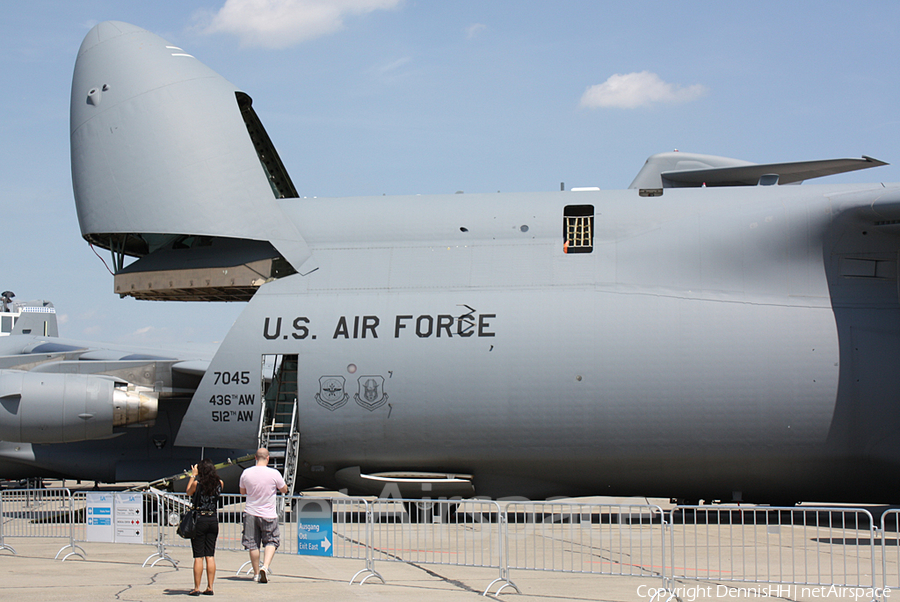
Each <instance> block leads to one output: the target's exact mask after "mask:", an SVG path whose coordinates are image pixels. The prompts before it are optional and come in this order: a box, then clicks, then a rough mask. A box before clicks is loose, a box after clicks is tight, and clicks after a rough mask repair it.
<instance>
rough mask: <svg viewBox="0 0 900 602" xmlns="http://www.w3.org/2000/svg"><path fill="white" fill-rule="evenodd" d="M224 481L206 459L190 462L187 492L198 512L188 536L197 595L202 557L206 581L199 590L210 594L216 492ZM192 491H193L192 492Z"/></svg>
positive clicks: (193, 592) (216, 533) (216, 520)
mask: <svg viewBox="0 0 900 602" xmlns="http://www.w3.org/2000/svg"><path fill="white" fill-rule="evenodd" d="M223 486H224V483H222V481H221V480H220V479H219V475H218V473H217V472H216V467H215V466H214V465H213V463H212V461H210V460H209V459H203V460H200V463H199V464H194V465H193V466H191V480H190V481H188V486H187V493H188V495H190V496H191V497H192V501H193V506H194V508H195V509H196V510H197V512H198V516H197V528H196V530H195V531H194V536H193V537H192V538H191V548H192V549H193V551H194V589H192V590H191V591H190V595H191V596H199V595H200V593H201V592H200V579H201V578H202V577H203V561H204V560H206V580H207V582H208V585H207V587H206V590H205V591H204V592H202V593H203V595H205V596H212V595H213V581H215V580H216V556H215V554H216V539H217V538H218V537H219V517H218V514H217V512H216V509H217V507H218V503H219V495H221V493H222V487H223ZM195 493H196V495H195Z"/></svg>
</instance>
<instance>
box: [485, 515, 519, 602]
mask: <svg viewBox="0 0 900 602" xmlns="http://www.w3.org/2000/svg"><path fill="white" fill-rule="evenodd" d="M494 503H495V504H497V502H494ZM507 512H509V504H507V505H506V508H503V509H501V508H500V504H497V520H498V521H499V524H500V528H499V530H498V534H497V540H498V541H497V546H498V548H499V554H500V562H499V564H500V576H499V577H497V578H496V579H494V580H493V581H491V582H490V583H489V584H488V586H487V587H486V588H485V589H484V593H483V594H481V595H482V596H487V595H488V593H489V592H490V591H491V588H492V587H494V584H496V583H500V582H502V583H503V585H501V586H500V587H499V588H497V591H496V592H494V595H500V592H502V591H503V590H504V589H505V588H507V587H511V588H513V589H514V590H516V593H517V594H521V593H522V592H521V591H520V590H519V586H518V585H516V584H515V583H513V581H512V580H511V579H510V578H509V517H508V516H507V514H506V513H507Z"/></svg>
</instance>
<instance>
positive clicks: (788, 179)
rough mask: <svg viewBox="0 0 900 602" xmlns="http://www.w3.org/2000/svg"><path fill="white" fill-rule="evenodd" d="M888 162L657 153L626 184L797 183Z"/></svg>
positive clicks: (635, 185) (643, 186) (749, 184)
mask: <svg viewBox="0 0 900 602" xmlns="http://www.w3.org/2000/svg"><path fill="white" fill-rule="evenodd" d="M882 165H887V163H885V162H884V161H879V160H878V159H873V158H871V157H866V156H863V157H862V158H861V159H850V158H845V159H823V160H819V161H792V162H789V163H749V162H747V161H741V160H738V159H731V158H728V157H717V156H714V155H700V154H696V153H682V152H677V151H676V152H672V153H659V154H656V155H653V156H652V157H650V158H649V159H647V162H646V163H645V164H644V167H643V168H642V169H641V171H640V172H639V173H638V175H637V177H636V178H635V179H634V181H633V182H632V183H631V186H629V188H640V189H654V188H699V187H701V186H707V187H712V186H757V185H758V184H799V183H800V182H803V181H804V180H811V179H814V178H821V177H823V176H831V175H835V174H839V173H845V172H849V171H856V170H859V169H868V168H870V167H880V166H882Z"/></svg>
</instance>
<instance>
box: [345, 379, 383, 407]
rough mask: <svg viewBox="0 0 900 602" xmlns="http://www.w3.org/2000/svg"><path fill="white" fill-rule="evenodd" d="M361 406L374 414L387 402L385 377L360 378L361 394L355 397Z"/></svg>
mask: <svg viewBox="0 0 900 602" xmlns="http://www.w3.org/2000/svg"><path fill="white" fill-rule="evenodd" d="M353 398H354V399H355V400H356V403H358V404H359V405H360V406H362V407H364V408H366V409H367V410H369V411H370V412H374V411H375V410H376V409H378V408H380V407H381V406H383V405H384V404H385V402H387V400H388V396H387V395H386V394H385V392H384V377H383V376H360V377H359V392H358V393H356V395H354V396H353Z"/></svg>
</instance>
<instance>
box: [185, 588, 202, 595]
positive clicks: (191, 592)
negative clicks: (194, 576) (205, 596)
mask: <svg viewBox="0 0 900 602" xmlns="http://www.w3.org/2000/svg"><path fill="white" fill-rule="evenodd" d="M188 595H189V596H199V595H200V590H199V589H192V590H191V591H189V592H188Z"/></svg>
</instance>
